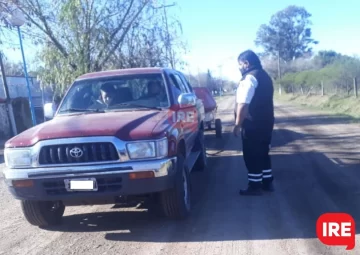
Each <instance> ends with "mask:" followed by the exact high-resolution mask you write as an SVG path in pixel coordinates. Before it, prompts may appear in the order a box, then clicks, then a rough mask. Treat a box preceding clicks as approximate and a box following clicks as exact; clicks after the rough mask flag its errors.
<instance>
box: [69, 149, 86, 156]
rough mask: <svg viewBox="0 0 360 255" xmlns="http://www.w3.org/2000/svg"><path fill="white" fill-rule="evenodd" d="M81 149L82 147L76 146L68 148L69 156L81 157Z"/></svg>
mask: <svg viewBox="0 0 360 255" xmlns="http://www.w3.org/2000/svg"><path fill="white" fill-rule="evenodd" d="M83 154H84V153H83V151H82V149H80V148H78V147H74V148H72V149H71V150H70V156H71V157H73V158H81V156H82V155H83Z"/></svg>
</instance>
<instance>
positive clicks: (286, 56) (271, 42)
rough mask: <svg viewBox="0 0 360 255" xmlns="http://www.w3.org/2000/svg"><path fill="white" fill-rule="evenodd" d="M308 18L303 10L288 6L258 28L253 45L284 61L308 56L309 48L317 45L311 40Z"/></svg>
mask: <svg viewBox="0 0 360 255" xmlns="http://www.w3.org/2000/svg"><path fill="white" fill-rule="evenodd" d="M310 17H311V14H310V13H309V12H308V11H307V10H306V9H305V8H303V7H298V6H295V5H290V6H288V7H287V8H285V9H283V10H281V11H279V12H277V13H275V14H274V15H273V16H272V17H271V19H270V23H269V24H268V25H266V24H263V25H261V26H260V28H259V30H258V32H257V36H256V39H255V44H256V45H257V46H261V47H262V48H263V49H264V51H265V53H266V54H268V55H271V56H278V55H279V56H280V58H281V59H283V60H284V61H291V60H293V59H295V58H299V57H304V56H308V55H310V54H311V53H312V47H311V46H312V45H314V44H317V43H318V41H316V40H314V39H313V38H312V34H311V28H310V26H311V21H310Z"/></svg>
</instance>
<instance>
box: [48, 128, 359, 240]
mask: <svg viewBox="0 0 360 255" xmlns="http://www.w3.org/2000/svg"><path fill="white" fill-rule="evenodd" d="M279 132H288V134H290V135H288V136H287V135H283V134H282V135H281V133H279V134H280V135H279V136H276V141H277V140H280V141H279V143H278V144H286V142H288V139H289V138H292V140H294V139H301V138H303V137H302V136H301V134H297V133H295V132H293V133H292V132H291V131H284V130H282V131H281V130H279ZM215 139H216V138H214V137H211V136H209V137H208V139H207V143H208V147H209V148H212V149H214V150H219V151H221V150H223V151H224V150H237V149H239V148H238V146H237V143H236V142H234V141H233V139H234V138H233V137H232V134H231V133H224V137H223V139H221V140H215ZM282 140H285V141H282ZM239 144H240V139H239ZM279 146H280V145H279ZM353 159H354V160H353V161H352V163H346V162H343V161H341V160H338V161H336V160H330V159H329V158H328V157H327V156H325V155H324V154H323V153H320V152H314V151H313V152H304V153H298V154H276V155H272V160H273V169H274V175H275V185H276V192H275V193H272V194H265V195H264V196H262V197H240V196H239V195H238V188H239V187H240V184H241V183H244V181H245V182H246V171H245V170H244V169H241V168H242V167H243V165H242V157H241V156H231V155H229V156H221V155H218V156H217V157H209V166H210V168H209V169H208V171H207V172H200V173H198V172H196V173H193V174H192V183H193V205H194V206H193V212H192V215H191V217H190V218H189V219H187V220H184V221H180V222H176V221H170V220H167V219H164V218H160V217H158V216H157V215H155V214H153V213H151V212H148V211H146V210H134V211H120V210H118V209H114V211H110V212H103V213H89V214H78V215H70V216H66V217H64V223H63V225H62V226H59V227H56V228H51V229H49V230H53V231H61V232H105V233H104V234H105V239H106V240H110V241H133V242H155V243H156V242H203V241H232V240H271V239H289V238H316V232H315V226H316V220H317V218H318V217H319V216H320V215H321V214H323V213H325V212H338V211H339V210H340V211H342V212H346V213H349V214H351V215H352V216H353V217H354V218H355V221H360V205H359V204H358V202H357V201H359V199H360V193H359V192H358V190H359V189H358V181H359V178H360V161H359V160H356V158H353ZM339 162H341V163H339ZM358 231H360V229H358Z"/></svg>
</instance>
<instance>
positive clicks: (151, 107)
mask: <svg viewBox="0 0 360 255" xmlns="http://www.w3.org/2000/svg"><path fill="white" fill-rule="evenodd" d="M114 106H134V107H141V108H146V109H153V110H162V109H163V108H161V107H159V106H147V105H142V104H130V103H121V104H116V105H113V107H114ZM109 110H110V109H109ZM111 110H120V109H116V108H115V109H111Z"/></svg>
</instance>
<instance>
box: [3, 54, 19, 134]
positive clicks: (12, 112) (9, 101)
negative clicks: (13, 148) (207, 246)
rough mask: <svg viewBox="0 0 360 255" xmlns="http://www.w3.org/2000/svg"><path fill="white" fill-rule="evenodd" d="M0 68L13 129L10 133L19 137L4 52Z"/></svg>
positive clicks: (9, 118) (7, 109) (7, 111)
mask: <svg viewBox="0 0 360 255" xmlns="http://www.w3.org/2000/svg"><path fill="white" fill-rule="evenodd" d="M0 67H1V77H2V82H3V86H4V91H5V98H6V113H7V115H8V120H9V124H10V127H11V132H10V133H11V136H15V135H17V129H16V124H15V118H14V111H13V108H12V104H11V98H10V93H9V88H8V85H7V80H6V74H5V68H4V63H3V53H2V52H0Z"/></svg>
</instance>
